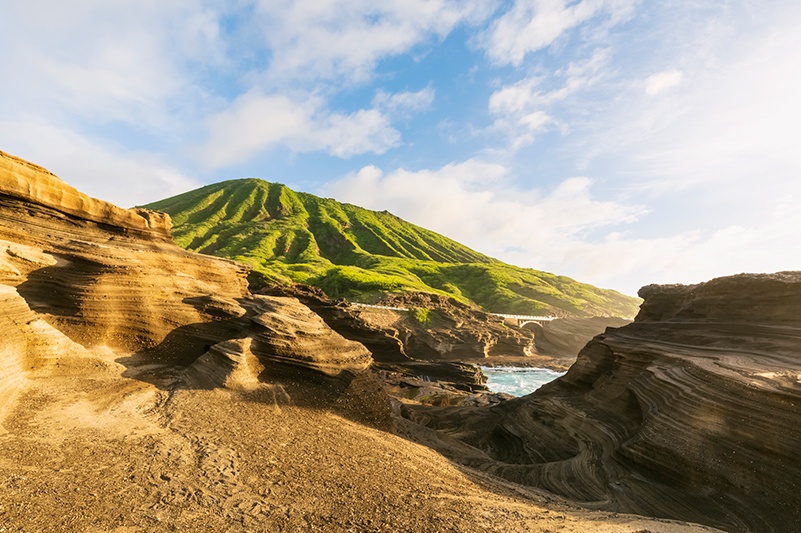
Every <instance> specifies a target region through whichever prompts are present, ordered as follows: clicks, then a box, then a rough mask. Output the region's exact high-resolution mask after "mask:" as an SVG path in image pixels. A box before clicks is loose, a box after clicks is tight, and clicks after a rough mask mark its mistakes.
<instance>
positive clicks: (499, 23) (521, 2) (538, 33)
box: [481, 0, 637, 66]
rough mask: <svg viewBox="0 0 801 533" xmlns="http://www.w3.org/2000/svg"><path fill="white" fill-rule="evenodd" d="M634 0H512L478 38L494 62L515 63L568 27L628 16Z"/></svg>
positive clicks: (561, 33) (557, 37) (615, 20)
mask: <svg viewBox="0 0 801 533" xmlns="http://www.w3.org/2000/svg"><path fill="white" fill-rule="evenodd" d="M636 3H637V2H636V0H582V1H580V2H574V3H570V2H568V1H567V0H516V1H515V3H514V5H513V6H512V7H511V9H509V11H507V12H506V13H505V14H504V15H503V16H501V17H499V18H497V19H496V20H495V21H493V23H492V24H491V26H490V28H489V29H488V31H487V32H486V33H485V34H484V36H483V38H482V39H481V42H482V45H483V47H484V48H485V49H486V51H487V55H488V56H489V57H490V58H491V59H492V60H493V61H494V62H496V63H498V64H511V65H514V66H519V65H520V64H521V63H522V62H523V60H524V59H525V58H526V55H528V54H529V53H531V52H536V51H538V50H541V49H543V48H546V47H548V46H550V45H551V44H553V43H554V42H556V41H557V40H558V39H559V38H560V37H562V35H563V34H565V33H566V32H568V31H569V30H571V29H573V28H575V27H577V26H580V25H581V24H583V23H585V22H587V21H589V20H590V19H592V18H594V17H597V16H602V17H605V18H606V19H607V21H608V22H611V23H618V22H620V21H623V20H625V19H627V18H628V17H630V16H631V14H632V12H633V7H634V5H635V4H636Z"/></svg>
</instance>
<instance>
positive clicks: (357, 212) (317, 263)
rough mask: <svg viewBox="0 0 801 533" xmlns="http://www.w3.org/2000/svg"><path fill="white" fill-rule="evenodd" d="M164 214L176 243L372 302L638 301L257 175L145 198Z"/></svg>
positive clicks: (630, 304)
mask: <svg viewBox="0 0 801 533" xmlns="http://www.w3.org/2000/svg"><path fill="white" fill-rule="evenodd" d="M144 207H146V208H148V209H153V210H157V211H163V212H166V213H167V214H169V215H170V216H171V218H172V222H173V229H172V232H173V236H174V238H175V241H176V242H177V243H178V244H179V245H180V246H182V247H184V248H186V249H188V250H192V251H196V252H200V253H206V254H211V255H216V256H221V257H228V258H231V259H235V260H238V261H241V262H243V263H245V264H247V265H248V266H250V267H251V268H253V269H254V270H256V271H258V272H260V273H261V274H262V275H264V276H265V277H267V278H268V279H269V280H270V281H273V282H277V283H282V284H289V283H305V284H309V285H313V286H317V287H319V288H321V289H323V290H324V291H325V292H326V293H328V294H329V296H331V297H334V298H340V297H347V298H349V299H353V300H359V301H376V300H378V299H380V298H381V297H382V296H383V295H385V294H388V293H397V292H428V293H432V294H439V295H445V296H449V297H452V298H454V299H455V300H457V301H461V302H463V303H474V304H476V305H477V306H479V307H481V308H483V309H484V310H486V311H490V312H497V313H518V314H543V313H548V314H553V315H555V316H593V315H605V316H634V314H636V311H637V306H638V305H639V300H638V299H636V298H633V297H629V296H626V295H623V294H621V293H619V292H617V291H613V290H609V289H599V288H597V287H593V286H592V285H589V284H585V283H580V282H577V281H575V280H573V279H571V278H568V277H566V276H557V275H555V274H551V273H548V272H542V271H538V270H534V269H527V268H521V267H516V266H513V265H508V264H506V263H503V262H502V261H499V260H498V259H494V258H492V257H489V256H487V255H485V254H482V253H480V252H477V251H475V250H472V249H470V248H468V247H467V246H464V245H462V244H460V243H458V242H456V241H454V240H452V239H450V238H448V237H445V236H443V235H440V234H438V233H436V232H433V231H431V230H428V229H426V228H423V227H420V226H417V225H415V224H412V223H410V222H407V221H405V220H403V219H401V218H400V217H397V216H396V215H393V214H392V213H389V212H387V211H371V210H368V209H364V208H362V207H359V206H356V205H353V204H347V203H342V202H338V201H336V200H334V199H332V198H321V197H319V196H316V195H313V194H310V193H304V192H297V191H294V190H292V189H291V188H289V187H287V186H286V185H283V184H281V183H275V182H268V181H265V180H261V179H257V178H244V179H238V180H227V181H223V182H219V183H215V184H211V185H207V186H205V187H201V188H199V189H195V190H193V191H189V192H187V193H183V194H180V195H177V196H173V197H170V198H166V199H164V200H160V201H158V202H154V203H151V204H147V205H146V206H144Z"/></svg>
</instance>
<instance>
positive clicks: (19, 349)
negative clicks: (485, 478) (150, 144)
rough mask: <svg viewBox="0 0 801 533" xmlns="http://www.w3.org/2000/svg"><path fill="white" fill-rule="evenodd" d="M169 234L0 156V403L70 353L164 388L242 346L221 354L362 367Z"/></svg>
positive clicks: (351, 369)
mask: <svg viewBox="0 0 801 533" xmlns="http://www.w3.org/2000/svg"><path fill="white" fill-rule="evenodd" d="M169 227H170V223H169V217H166V216H164V215H160V214H155V213H150V212H147V211H144V210H126V209H121V208H118V207H116V206H114V205H111V204H109V203H106V202H103V201H100V200H95V199H93V198H90V197H88V196H86V195H84V194H82V193H80V192H78V191H77V190H75V189H74V188H72V187H70V186H68V185H67V184H65V183H64V182H62V181H61V180H60V179H58V178H57V177H55V176H54V175H52V174H50V173H49V172H47V171H46V170H44V169H42V168H40V167H37V166H35V165H32V164H30V163H27V162H25V161H23V160H21V159H18V158H14V157H12V156H9V155H7V154H4V153H0V299H2V309H3V311H4V315H5V320H3V321H0V332H2V334H3V335H2V337H0V352H2V353H3V354H4V356H3V357H0V376H2V377H3V378H4V379H2V384H0V403H7V402H10V401H11V399H12V398H13V397H14V393H13V391H14V390H17V389H18V388H19V387H20V386H21V384H22V382H23V380H24V379H25V376H26V375H28V374H29V373H30V372H39V373H41V372H42V371H43V369H45V368H47V367H48V366H54V365H59V366H65V365H67V360H71V359H70V358H69V357H67V354H69V353H73V354H81V357H83V358H88V359H97V358H98V356H97V353H98V351H105V352H104V353H106V354H107V357H106V360H105V361H104V362H103V364H104V365H112V366H113V365H114V364H120V363H121V364H123V365H125V366H126V367H127V374H126V375H129V376H132V377H134V376H135V377H143V378H145V379H148V380H150V381H152V382H154V383H158V384H159V385H165V386H174V385H180V379H179V378H180V375H179V374H180V373H176V372H177V370H179V369H181V368H189V367H190V366H192V365H193V364H194V363H195V362H196V360H197V359H198V358H199V357H201V356H202V355H203V354H204V353H206V352H208V351H211V352H212V353H213V354H214V353H219V350H216V351H215V350H211V349H212V348H213V347H214V346H216V345H217V344H218V343H220V342H225V341H229V340H231V339H240V340H241V339H248V342H240V343H233V344H230V345H229V346H228V350H222V353H230V350H231V349H233V348H234V347H239V348H241V349H242V352H241V353H239V354H237V355H236V357H245V358H246V356H247V355H249V354H254V355H253V356H254V357H256V358H258V359H259V360H260V361H261V363H260V364H264V365H268V366H269V365H271V364H272V365H274V366H275V365H279V366H281V367H286V366H290V367H295V368H303V369H307V370H310V371H315V372H319V373H322V374H323V375H328V376H332V377H337V376H339V375H340V374H341V373H343V372H347V373H349V374H350V375H353V374H356V373H358V372H360V371H362V370H364V369H365V368H367V367H368V366H369V364H370V362H371V358H370V353H369V351H368V350H367V349H366V348H364V346H362V345H361V344H358V343H355V342H351V341H347V340H346V339H344V338H343V337H342V336H340V335H339V334H337V333H336V332H334V331H333V330H331V329H330V328H328V327H327V326H326V325H325V323H324V322H323V321H322V320H321V319H320V318H319V317H318V316H317V315H315V314H314V313H313V312H311V311H310V310H309V309H308V308H307V307H306V306H304V305H302V304H301V303H300V302H298V301H297V300H296V299H294V298H271V297H266V296H251V295H250V292H249V289H248V281H247V277H246V276H247V273H248V270H247V269H246V268H245V267H243V266H241V265H239V264H237V263H235V262H233V261H228V260H224V259H218V258H213V257H208V256H202V255H198V254H193V253H190V252H186V251H184V250H182V249H181V248H179V247H178V246H176V245H175V244H173V243H172V242H171V238H170V236H169ZM54 343H56V344H59V345H63V346H68V347H69V350H58V351H57V350H54V349H53V344H54ZM90 351H92V352H91V353H90ZM115 356H116V359H115ZM210 357H211V355H210V356H209V357H207V359H208V358H210ZM73 359H74V358H73ZM73 363H74V361H73ZM78 366H81V365H78ZM256 366H257V365H254V368H256ZM143 369H144V370H143ZM62 370H63V369H60V370H59V372H61V371H62ZM142 372H144V374H143V373H142ZM140 374H141V375H140ZM254 378H255V379H257V378H258V374H257V375H256V376H255V377H254ZM159 380H161V381H159Z"/></svg>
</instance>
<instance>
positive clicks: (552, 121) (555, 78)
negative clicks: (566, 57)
mask: <svg viewBox="0 0 801 533" xmlns="http://www.w3.org/2000/svg"><path fill="white" fill-rule="evenodd" d="M608 60H609V53H608V50H606V49H603V48H599V49H595V50H594V51H593V53H592V54H591V56H590V57H589V58H587V59H583V60H580V61H575V62H571V63H569V64H568V65H567V66H566V67H564V68H561V69H559V70H557V71H555V72H553V73H549V74H543V75H536V76H531V77H527V78H524V79H522V80H519V81H516V82H514V83H511V84H509V85H504V86H503V87H501V88H500V89H498V90H496V91H495V92H493V93H492V94H491V95H490V98H489V106H488V107H489V111H490V113H492V114H493V115H494V116H495V117H496V118H495V121H494V123H493V128H494V129H495V130H498V131H501V132H503V133H505V134H506V135H508V136H509V138H510V139H511V147H512V149H513V150H518V149H520V148H521V147H523V146H525V145H526V144H530V143H532V142H534V141H535V139H536V134H537V133H538V132H541V131H543V130H546V129H548V128H549V127H551V126H558V127H560V128H565V127H569V119H570V116H569V115H566V114H565V113H561V112H560V110H559V109H558V106H559V104H560V103H562V102H564V101H565V100H566V99H568V98H570V97H571V96H572V95H574V94H575V93H578V92H580V91H582V90H585V89H589V88H591V87H592V86H593V85H595V84H596V83H598V82H599V81H602V80H603V79H604V76H605V71H604V69H605V67H606V66H607V64H608ZM557 117H559V118H557Z"/></svg>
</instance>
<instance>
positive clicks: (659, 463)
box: [404, 272, 801, 532]
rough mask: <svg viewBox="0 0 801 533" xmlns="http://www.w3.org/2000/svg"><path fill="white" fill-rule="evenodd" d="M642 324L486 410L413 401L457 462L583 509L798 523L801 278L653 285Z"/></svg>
mask: <svg viewBox="0 0 801 533" xmlns="http://www.w3.org/2000/svg"><path fill="white" fill-rule="evenodd" d="M640 295H641V296H642V297H643V298H645V303H644V304H643V306H642V310H641V312H640V314H639V315H638V317H637V318H636V320H635V322H634V323H632V324H630V325H628V326H625V327H622V328H619V329H610V330H608V331H607V332H606V333H605V334H602V335H600V336H598V337H596V338H595V339H593V340H592V341H591V342H590V343H589V344H588V345H587V346H586V347H585V348H584V349H583V350H582V351H581V353H580V354H579V357H578V361H577V362H576V364H575V365H573V367H572V368H571V369H570V371H569V372H568V373H567V374H566V375H565V376H564V377H562V378H560V379H558V380H557V381H555V382H553V383H551V384H549V385H546V386H545V387H543V388H541V389H540V390H539V391H537V392H535V393H534V394H532V395H529V396H527V397H524V398H519V399H515V400H510V401H508V402H503V403H502V404H499V405H496V406H491V407H487V408H467V407H463V408H458V409H453V408H451V409H444V408H434V407H422V406H413V405H405V406H404V414H405V416H406V417H407V419H409V420H411V421H414V422H416V423H417V424H420V425H422V426H423V427H424V428H423V429H422V430H420V431H419V433H418V436H419V438H421V439H424V440H426V441H427V442H429V443H431V444H432V445H433V446H435V447H437V448H438V449H440V450H442V451H444V452H445V453H447V454H449V455H450V456H451V457H453V458H454V459H456V460H458V461H461V462H463V463H465V464H468V465H470V466H474V467H477V468H480V469H482V470H484V471H488V472H492V473H494V474H497V475H500V476H502V477H505V478H507V479H509V480H512V481H515V482H519V483H524V484H527V485H532V486H537V487H542V488H545V489H547V490H550V491H553V492H556V493H558V494H562V495H564V496H566V497H569V498H571V499H573V500H575V501H579V502H582V503H584V504H585V505H589V506H593V507H597V508H602V509H609V510H616V511H626V512H636V513H640V514H647V515H652V516H662V517H672V518H680V519H683V520H693V521H697V522H701V523H706V524H710V525H714V526H716V527H721V528H723V529H725V530H727V531H760V532H762V531H776V532H783V531H791V530H795V529H796V528H797V524H801V492H799V490H798V480H799V479H801V460H799V457H798V450H799V449H801V431H800V430H799V429H798V428H799V426H800V425H801V410H799V406H800V405H801V272H785V273H778V274H773V275H740V276H733V277H728V278H720V279H716V280H712V281H710V282H708V283H704V284H700V285H693V286H648V287H645V288H643V289H642V291H641V292H640Z"/></svg>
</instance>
